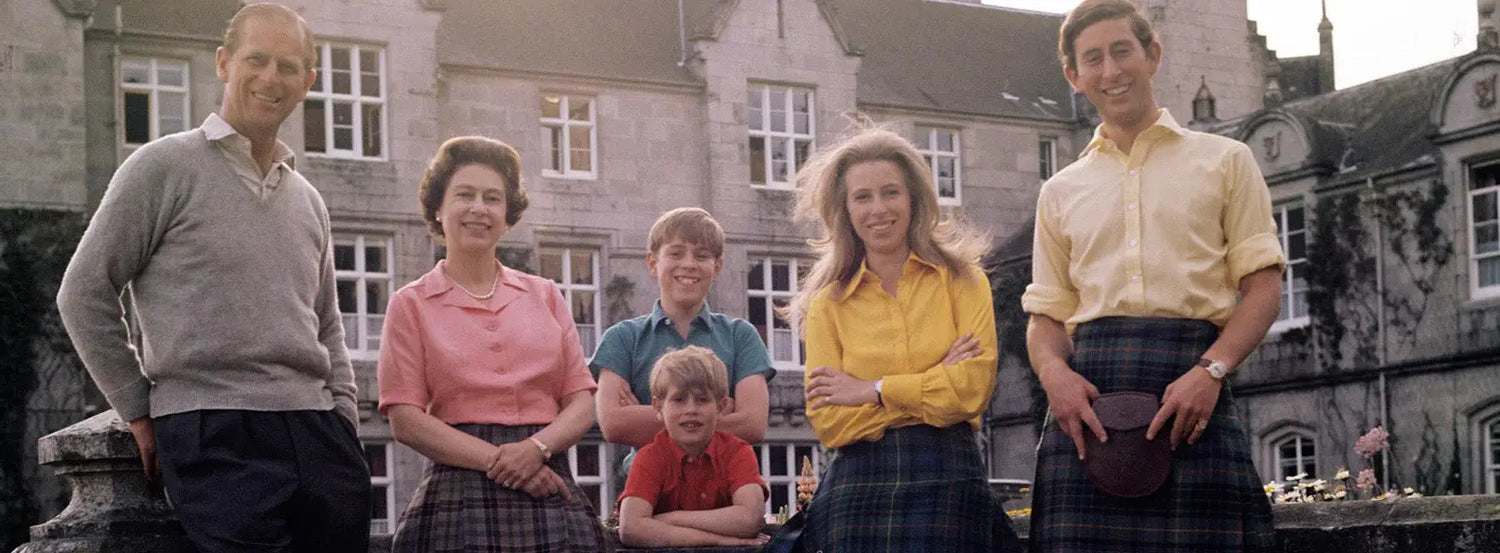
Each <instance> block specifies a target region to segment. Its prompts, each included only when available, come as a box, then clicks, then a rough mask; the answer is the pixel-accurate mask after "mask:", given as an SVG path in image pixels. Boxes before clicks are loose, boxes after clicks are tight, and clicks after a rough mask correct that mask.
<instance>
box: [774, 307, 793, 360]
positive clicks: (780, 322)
mask: <svg viewBox="0 0 1500 553" xmlns="http://www.w3.org/2000/svg"><path fill="white" fill-rule="evenodd" d="M787 301H788V300H787V299H786V298H776V299H775V300H773V301H772V303H773V304H774V305H775V306H776V308H777V309H781V308H784V307H786V305H787ZM770 317H771V324H772V325H774V326H775V327H776V328H777V329H785V330H787V331H790V330H791V329H792V327H791V323H788V322H787V321H786V319H783V318H781V317H777V316H776V315H775V312H774V311H773V312H772V315H770ZM785 341H786V343H787V346H788V347H790V346H791V342H792V341H791V333H790V332H788V333H787V340H785ZM786 357H787V358H788V359H790V358H791V355H787V356H786Z"/></svg>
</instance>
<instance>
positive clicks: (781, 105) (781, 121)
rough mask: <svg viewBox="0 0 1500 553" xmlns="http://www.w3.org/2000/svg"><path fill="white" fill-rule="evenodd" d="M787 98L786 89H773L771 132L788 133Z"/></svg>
mask: <svg viewBox="0 0 1500 553" xmlns="http://www.w3.org/2000/svg"><path fill="white" fill-rule="evenodd" d="M786 96H787V90H786V89H785V88H772V89H771V105H770V108H771V132H786Z"/></svg>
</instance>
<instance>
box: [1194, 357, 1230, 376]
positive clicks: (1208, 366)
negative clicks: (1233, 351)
mask: <svg viewBox="0 0 1500 553" xmlns="http://www.w3.org/2000/svg"><path fill="white" fill-rule="evenodd" d="M1198 366H1199V367H1203V370H1205V371H1208V375H1209V376H1212V377H1214V380H1224V377H1226V376H1229V368H1227V367H1225V366H1224V363H1222V362H1219V361H1214V360H1212V359H1209V358H1207V357H1204V358H1202V359H1199V360H1198Z"/></svg>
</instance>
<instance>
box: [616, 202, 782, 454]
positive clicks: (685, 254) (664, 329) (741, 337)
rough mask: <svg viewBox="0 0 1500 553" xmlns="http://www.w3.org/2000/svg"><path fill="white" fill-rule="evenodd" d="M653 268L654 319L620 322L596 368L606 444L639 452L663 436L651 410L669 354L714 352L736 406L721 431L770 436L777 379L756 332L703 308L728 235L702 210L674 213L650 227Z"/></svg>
mask: <svg viewBox="0 0 1500 553" xmlns="http://www.w3.org/2000/svg"><path fill="white" fill-rule="evenodd" d="M648 242H649V246H650V252H649V253H647V254H646V266H647V267H648V268H649V269H650V270H651V276H653V277H656V282H657V285H658V287H659V288H660V290H661V298H660V299H659V300H657V302H656V306H655V308H654V309H652V311H651V314H649V315H642V316H640V317H636V318H634V319H630V320H626V321H620V322H619V323H617V324H615V325H614V326H612V327H610V328H609V330H607V331H605V332H604V338H603V339H602V340H600V343H599V347H598V348H597V349H596V350H595V352H594V358H593V361H592V362H591V363H590V364H589V368H590V369H593V371H594V374H595V376H596V377H597V378H598V379H599V390H598V392H597V393H596V394H595V396H594V401H595V402H596V407H597V412H598V417H599V429H600V431H601V432H603V434H604V439H605V440H608V441H610V442H614V443H619V444H625V445H629V446H632V447H637V448H639V447H643V446H645V445H646V444H649V443H651V441H652V439H654V438H655V437H656V434H657V433H658V432H660V431H661V430H662V429H663V426H662V422H661V421H660V420H658V419H657V416H656V410H655V409H653V408H652V407H651V384H650V380H651V368H652V366H654V365H655V364H656V359H657V358H658V357H661V355H662V354H663V353H666V352H667V351H670V350H675V349H681V348H683V347H686V346H690V345H692V346H701V347H705V348H708V349H710V350H712V351H713V352H714V354H715V355H717V356H718V357H719V359H720V360H721V361H723V362H724V365H725V366H726V368H727V370H728V373H729V374H728V378H729V383H730V387H729V388H730V397H731V398H732V401H731V405H730V407H729V408H728V409H727V410H726V411H725V412H724V413H723V414H722V415H720V417H719V429H720V430H723V431H725V432H728V433H730V434H733V435H735V436H737V437H739V438H740V439H742V440H745V441H746V442H749V443H752V444H754V443H759V442H760V441H761V440H763V439H764V438H765V436H766V418H767V414H768V409H769V404H770V399H769V393H768V392H767V389H766V382H767V381H769V380H770V379H771V377H772V376H774V375H775V371H774V370H772V368H771V358H770V355H768V354H767V353H766V347H765V344H764V343H763V342H761V339H760V334H758V333H757V332H756V331H755V327H754V326H751V325H750V323H749V322H746V321H745V320H744V319H738V318H735V317H730V316H728V315H724V314H722V313H714V312H712V311H710V310H709V309H708V304H707V303H706V302H705V301H704V300H705V299H706V298H707V297H708V290H709V287H710V286H711V285H712V284H713V281H714V279H716V278H718V277H719V273H720V272H721V271H722V270H723V268H724V229H723V228H722V227H720V226H719V223H718V221H715V220H714V218H713V216H711V215H709V214H708V212H707V211H704V210H702V209H699V208H695V207H682V208H677V209H673V210H671V211H668V212H666V213H664V214H662V216H661V217H660V218H658V219H657V220H656V223H655V224H653V225H652V226H651V234H650V236H649V238H648Z"/></svg>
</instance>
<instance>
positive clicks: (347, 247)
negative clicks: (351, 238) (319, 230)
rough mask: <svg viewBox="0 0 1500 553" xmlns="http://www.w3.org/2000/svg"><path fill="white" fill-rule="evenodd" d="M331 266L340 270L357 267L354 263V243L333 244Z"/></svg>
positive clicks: (351, 269) (350, 269)
mask: <svg viewBox="0 0 1500 553" xmlns="http://www.w3.org/2000/svg"><path fill="white" fill-rule="evenodd" d="M333 268H334V269H336V270H340V271H353V270H357V269H358V267H357V266H355V264H354V244H334V245H333Z"/></svg>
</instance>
